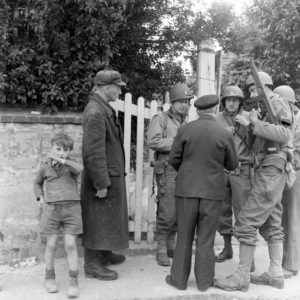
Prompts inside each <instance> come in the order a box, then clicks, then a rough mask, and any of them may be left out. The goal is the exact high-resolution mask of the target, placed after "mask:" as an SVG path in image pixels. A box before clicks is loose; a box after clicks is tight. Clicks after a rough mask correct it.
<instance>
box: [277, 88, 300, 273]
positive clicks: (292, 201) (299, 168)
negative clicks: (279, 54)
mask: <svg viewBox="0 0 300 300" xmlns="http://www.w3.org/2000/svg"><path fill="white" fill-rule="evenodd" d="M274 93H275V94H278V95H279V96H280V97H282V98H284V99H286V100H288V101H289V102H290V103H291V104H292V106H293V108H294V116H295V118H294V127H293V133H294V138H293V143H294V153H293V154H294V162H293V166H294V169H295V170H296V180H295V182H294V185H293V186H292V188H290V189H285V191H284V192H283V197H282V206H283V214H282V227H283V233H284V241H283V250H284V251H283V260H282V267H283V275H284V278H290V277H293V276H295V275H297V273H298V270H299V269H300V234H299V232H300V201H299V197H300V113H299V109H298V108H297V107H296V106H295V102H296V97H295V92H294V91H293V89H292V88H290V87H289V86H286V85H282V86H279V87H277V88H276V89H275V90H274Z"/></svg>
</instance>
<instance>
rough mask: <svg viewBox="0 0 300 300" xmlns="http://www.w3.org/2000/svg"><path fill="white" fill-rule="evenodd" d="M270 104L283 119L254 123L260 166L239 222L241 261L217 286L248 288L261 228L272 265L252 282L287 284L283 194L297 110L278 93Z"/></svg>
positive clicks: (236, 229) (238, 235) (254, 277)
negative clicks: (284, 272)
mask: <svg viewBox="0 0 300 300" xmlns="http://www.w3.org/2000/svg"><path fill="white" fill-rule="evenodd" d="M270 105H272V107H273V109H274V111H275V113H276V116H277V118H278V119H279V121H280V123H279V124H278V125H275V124H271V123H269V122H268V120H264V121H259V120H258V121H257V122H256V123H255V125H254V126H253V134H254V135H255V136H256V139H255V141H254V145H253V151H254V152H255V153H256V158H257V160H256V161H257V166H256V167H257V168H256V172H255V177H254V182H253V186H252V190H251V192H250V195H249V197H248V199H247V201H246V203H245V205H244V206H243V207H242V209H241V211H240V213H239V215H238V217H237V220H236V223H235V235H236V237H237V239H238V240H239V242H240V263H239V266H238V269H237V270H236V272H235V273H233V274H232V275H231V276H229V277H227V278H226V279H224V280H217V281H216V282H215V285H216V286H218V287H221V288H223V289H226V290H242V291H246V290H247V289H248V287H249V281H250V266H251V261H252V259H253V255H254V252H255V246H256V241H257V229H259V232H260V234H261V235H262V236H263V238H264V239H265V240H266V241H267V242H268V249H269V255H270V267H269V270H268V272H266V273H263V274H261V275H260V276H256V275H251V282H253V283H259V284H269V285H272V286H274V287H277V288H282V287H283V274H282V268H281V260H282V242H283V231H282V227H281V216H282V205H281V198H282V193H283V190H284V187H285V185H286V180H287V172H286V163H287V160H288V159H291V153H292V136H293V135H292V123H293V112H292V109H291V107H290V105H289V104H288V102H287V101H285V100H283V99H282V98H279V97H278V96H275V95H274V94H273V95H272V96H271V98H270Z"/></svg>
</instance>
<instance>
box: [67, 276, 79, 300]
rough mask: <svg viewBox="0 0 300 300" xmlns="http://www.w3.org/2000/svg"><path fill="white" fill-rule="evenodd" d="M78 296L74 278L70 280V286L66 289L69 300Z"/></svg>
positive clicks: (77, 287) (76, 281)
mask: <svg viewBox="0 0 300 300" xmlns="http://www.w3.org/2000/svg"><path fill="white" fill-rule="evenodd" d="M78 296H79V286H78V279H77V278H75V277H71V278H70V286H69V289H68V297H69V298H77V297H78Z"/></svg>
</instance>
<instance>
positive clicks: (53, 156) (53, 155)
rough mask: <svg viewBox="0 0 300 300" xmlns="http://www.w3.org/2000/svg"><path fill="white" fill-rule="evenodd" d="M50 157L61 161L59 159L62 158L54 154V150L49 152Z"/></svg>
mask: <svg viewBox="0 0 300 300" xmlns="http://www.w3.org/2000/svg"><path fill="white" fill-rule="evenodd" d="M48 158H51V159H53V160H55V161H58V162H59V160H60V159H61V158H60V157H58V156H57V155H56V154H54V153H53V152H50V153H49V154H48Z"/></svg>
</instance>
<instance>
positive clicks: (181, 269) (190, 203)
mask: <svg viewBox="0 0 300 300" xmlns="http://www.w3.org/2000/svg"><path fill="white" fill-rule="evenodd" d="M221 207H222V202H221V201H217V200H207V199H199V198H181V197H176V215H177V244H176V249H175V255H174V258H173V263H172V267H171V276H172V279H173V280H174V282H175V283H176V285H177V286H178V287H181V288H186V286H187V280H188V278H189V275H190V271H191V259H192V245H193V241H194V236H195V230H196V232H197V241H196V257H195V276H196V282H197V287H198V288H199V289H205V288H207V287H208V286H210V285H212V282H213V279H214V275H215V254H214V240H215V234H216V230H217V225H218V220H219V216H220V213H221Z"/></svg>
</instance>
